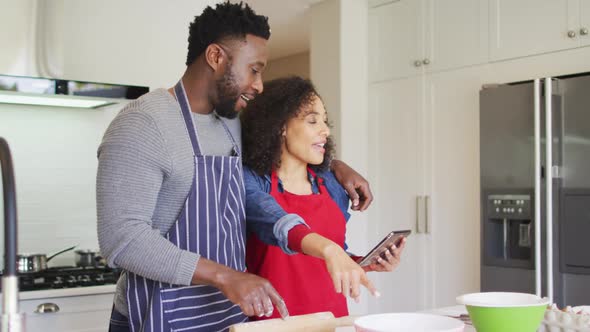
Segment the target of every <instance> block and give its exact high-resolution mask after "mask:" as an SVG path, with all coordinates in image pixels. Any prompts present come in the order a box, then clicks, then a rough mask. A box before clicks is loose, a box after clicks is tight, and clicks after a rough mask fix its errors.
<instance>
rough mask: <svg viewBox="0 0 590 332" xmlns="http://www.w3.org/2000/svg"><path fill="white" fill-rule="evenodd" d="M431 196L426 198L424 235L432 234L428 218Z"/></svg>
mask: <svg viewBox="0 0 590 332" xmlns="http://www.w3.org/2000/svg"><path fill="white" fill-rule="evenodd" d="M429 198H430V196H424V233H426V234H430V220H429V219H430V218H428V201H429Z"/></svg>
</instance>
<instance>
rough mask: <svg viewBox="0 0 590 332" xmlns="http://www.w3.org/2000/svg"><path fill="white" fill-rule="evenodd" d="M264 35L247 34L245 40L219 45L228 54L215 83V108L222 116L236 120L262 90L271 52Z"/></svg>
mask: <svg viewBox="0 0 590 332" xmlns="http://www.w3.org/2000/svg"><path fill="white" fill-rule="evenodd" d="M266 44H267V41H266V39H264V38H260V37H256V36H253V35H246V41H245V42H244V41H232V42H230V43H227V44H220V46H221V47H222V49H223V52H224V53H225V56H227V57H228V62H227V66H226V67H225V71H224V72H223V76H222V77H221V78H219V79H218V80H217V81H216V82H215V85H216V95H217V101H216V103H215V105H213V106H214V107H215V110H216V112H217V114H219V115H220V116H222V117H225V118H230V119H233V118H235V117H236V116H237V115H238V112H239V111H241V110H242V109H244V108H245V107H246V106H247V105H248V101H250V100H252V99H254V98H255V97H256V95H258V94H259V93H262V90H263V85H262V72H263V71H264V68H265V67H266V61H267V58H268V52H267V47H266Z"/></svg>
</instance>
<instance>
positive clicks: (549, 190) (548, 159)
mask: <svg viewBox="0 0 590 332" xmlns="http://www.w3.org/2000/svg"><path fill="white" fill-rule="evenodd" d="M552 94H553V91H552V85H551V77H546V78H545V167H546V168H547V172H546V176H545V202H546V203H545V210H546V212H545V215H546V217H545V221H546V227H547V229H546V232H547V239H546V241H547V297H548V298H549V301H551V302H550V303H553V131H552V128H553V121H552V120H553V108H552V106H553V103H552Z"/></svg>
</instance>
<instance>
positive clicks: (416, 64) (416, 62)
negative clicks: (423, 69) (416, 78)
mask: <svg viewBox="0 0 590 332" xmlns="http://www.w3.org/2000/svg"><path fill="white" fill-rule="evenodd" d="M414 66H415V67H420V66H422V61H420V60H416V61H414Z"/></svg>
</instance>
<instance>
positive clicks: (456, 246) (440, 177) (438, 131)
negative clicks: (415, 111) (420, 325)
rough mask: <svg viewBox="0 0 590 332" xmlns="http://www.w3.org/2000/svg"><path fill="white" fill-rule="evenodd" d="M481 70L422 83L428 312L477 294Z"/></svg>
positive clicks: (466, 70) (439, 75)
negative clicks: (426, 210) (430, 274)
mask: <svg viewBox="0 0 590 332" xmlns="http://www.w3.org/2000/svg"><path fill="white" fill-rule="evenodd" d="M481 67H482V66H476V67H469V68H463V69H459V70H454V71H449V72H443V73H437V74H432V75H429V76H428V77H427V78H426V80H425V81H426V83H425V90H426V91H425V97H424V99H425V105H426V106H425V110H426V116H425V126H426V127H427V129H426V130H425V132H426V135H425V136H426V139H427V140H428V142H427V144H425V154H426V155H427V158H425V159H426V161H425V164H426V165H425V167H426V175H425V178H426V180H425V187H426V189H425V192H426V193H427V194H428V196H429V197H430V202H429V203H430V206H429V225H428V229H429V233H430V234H429V236H430V240H429V242H428V244H429V247H428V248H427V250H429V253H428V254H427V257H429V258H430V261H429V262H427V265H426V266H428V267H429V268H430V271H431V273H432V278H431V280H430V282H431V284H432V285H433V288H432V296H433V298H432V299H431V306H434V307H440V306H448V305H453V304H455V298H456V296H457V295H460V294H464V293H468V292H477V291H479V261H480V255H479V242H480V238H479V234H480V231H479V229H480V223H479V218H480V215H479V211H480V207H479V205H480V200H479V197H480V194H479V90H480V88H481V86H482V84H483V83H484V82H483V81H482V79H483V78H482V75H481V73H482V69H481Z"/></svg>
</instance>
